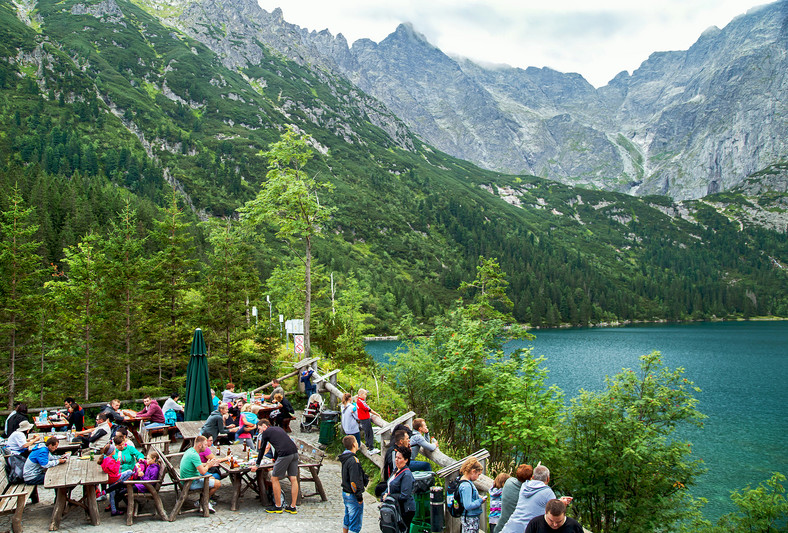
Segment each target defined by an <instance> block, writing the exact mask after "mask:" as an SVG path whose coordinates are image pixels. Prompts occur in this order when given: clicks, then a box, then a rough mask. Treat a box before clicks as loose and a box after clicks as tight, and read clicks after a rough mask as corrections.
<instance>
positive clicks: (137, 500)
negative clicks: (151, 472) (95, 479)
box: [124, 453, 170, 526]
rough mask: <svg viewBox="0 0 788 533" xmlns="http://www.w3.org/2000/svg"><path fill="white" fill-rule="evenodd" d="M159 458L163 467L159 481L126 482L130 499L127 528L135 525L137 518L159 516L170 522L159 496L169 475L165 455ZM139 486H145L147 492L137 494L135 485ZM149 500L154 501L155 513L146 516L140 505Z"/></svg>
mask: <svg viewBox="0 0 788 533" xmlns="http://www.w3.org/2000/svg"><path fill="white" fill-rule="evenodd" d="M159 457H161V458H162V466H161V468H159V477H158V478H157V479H152V480H141V479H138V480H130V481H124V483H125V485H126V489H127V490H126V495H127V496H126V497H127V499H128V508H127V510H126V525H127V526H131V525H133V524H134V518H135V517H143V516H158V517H159V518H161V519H162V520H164V521H165V522H169V521H170V517H169V516H168V515H167V512H166V511H165V510H164V505H163V504H162V503H161V497H160V496H159V490H161V486H162V484H163V483H164V475H165V474H166V473H167V467H165V466H164V461H165V458H164V455H163V454H161V453H159ZM137 484H141V485H145V488H146V489H147V492H137V490H136V489H135V488H134V485H137ZM147 500H151V501H153V506H154V509H155V512H152V513H144V514H143V513H140V505H141V504H142V502H143V501H147Z"/></svg>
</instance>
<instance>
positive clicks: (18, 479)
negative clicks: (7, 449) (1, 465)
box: [5, 455, 27, 485]
mask: <svg viewBox="0 0 788 533" xmlns="http://www.w3.org/2000/svg"><path fill="white" fill-rule="evenodd" d="M26 460H27V459H25V458H24V457H22V456H21V455H9V456H8V457H7V458H6V460H5V461H6V463H5V475H6V477H7V478H8V483H9V484H11V485H13V484H15V483H24V482H25V461H26Z"/></svg>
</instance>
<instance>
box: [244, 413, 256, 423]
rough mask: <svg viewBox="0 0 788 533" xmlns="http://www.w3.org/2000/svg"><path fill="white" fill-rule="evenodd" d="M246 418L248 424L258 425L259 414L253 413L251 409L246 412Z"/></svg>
mask: <svg viewBox="0 0 788 533" xmlns="http://www.w3.org/2000/svg"><path fill="white" fill-rule="evenodd" d="M243 415H244V420H245V421H246V424H247V425H249V426H256V425H257V415H256V414H254V413H252V412H251V411H247V412H245V413H244V414H243Z"/></svg>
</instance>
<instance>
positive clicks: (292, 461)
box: [271, 453, 298, 479]
mask: <svg viewBox="0 0 788 533" xmlns="http://www.w3.org/2000/svg"><path fill="white" fill-rule="evenodd" d="M271 475H272V476H273V477H276V478H280V479H281V478H283V477H296V476H297V475H298V454H297V453H291V454H290V455H283V456H282V457H279V458H278V459H277V460H276V461H274V468H273V469H272V470H271Z"/></svg>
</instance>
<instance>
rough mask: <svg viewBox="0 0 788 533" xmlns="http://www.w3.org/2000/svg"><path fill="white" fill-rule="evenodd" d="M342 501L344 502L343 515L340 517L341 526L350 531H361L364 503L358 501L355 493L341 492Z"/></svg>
mask: <svg viewBox="0 0 788 533" xmlns="http://www.w3.org/2000/svg"><path fill="white" fill-rule="evenodd" d="M342 501H343V502H344V503H345V517H344V518H343V519H342V527H344V528H345V529H347V530H348V531H350V533H358V532H359V531H361V517H362V516H364V504H363V503H359V501H358V500H357V499H356V495H355V494H350V493H347V492H342Z"/></svg>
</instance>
